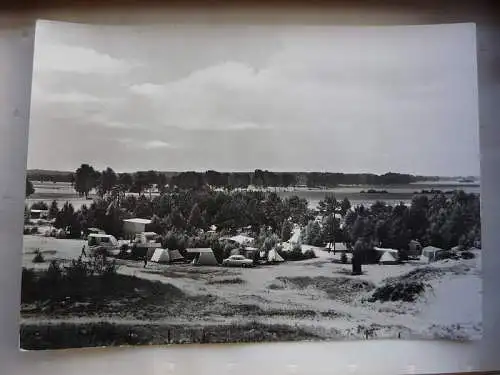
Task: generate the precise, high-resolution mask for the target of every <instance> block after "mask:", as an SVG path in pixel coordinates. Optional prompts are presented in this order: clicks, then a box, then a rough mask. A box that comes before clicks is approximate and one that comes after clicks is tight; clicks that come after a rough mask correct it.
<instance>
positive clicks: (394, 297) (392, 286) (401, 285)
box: [368, 281, 425, 302]
mask: <svg viewBox="0 0 500 375" xmlns="http://www.w3.org/2000/svg"><path fill="white" fill-rule="evenodd" d="M424 291H425V285H424V283H422V282H418V281H406V282H397V283H389V284H386V285H384V286H381V287H379V288H377V289H376V290H375V291H374V292H373V294H372V296H371V297H370V298H369V299H368V301H369V302H375V301H381V302H387V301H403V302H414V301H415V300H416V299H417V298H418V297H419V296H420V295H421V294H422V293H423V292H424Z"/></svg>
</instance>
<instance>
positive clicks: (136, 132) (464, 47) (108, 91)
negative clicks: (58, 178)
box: [30, 25, 478, 174]
mask: <svg viewBox="0 0 500 375" xmlns="http://www.w3.org/2000/svg"><path fill="white" fill-rule="evenodd" d="M53 27H54V28H55V27H56V26H53ZM77 29H78V30H77V31H75V30H76V29H75V30H73V31H72V32H74V33H75V35H76V33H79V34H78V35H80V36H79V37H77V36H75V37H74V40H75V42H74V44H71V41H72V39H71V38H70V36H69V34H68V33H64V38H63V39H64V41H63V42H64V43H63V42H62V41H60V38H59V39H58V38H53V37H52V36H55V35H56V34H57V33H56V32H55V31H54V32H53V33H52V36H51V35H49V34H50V33H46V34H45V35H46V41H45V42H44V44H43V45H40V46H37V51H38V55H37V56H39V57H38V58H36V59H38V60H39V61H38V62H37V63H38V64H39V66H38V68H37V69H38V71H37V72H36V74H35V75H34V82H35V85H38V86H39V87H38V88H37V87H34V90H33V98H34V105H33V107H32V108H33V111H32V112H33V118H35V119H36V120H37V121H35V122H36V123H37V124H40V123H42V122H46V123H50V122H54V120H57V123H60V124H68V125H71V126H72V127H75V128H76V127H77V125H75V124H78V126H80V127H82V129H85V128H84V127H85V126H88V127H91V128H92V129H93V131H95V132H96V135H95V137H96V138H97V137H98V134H107V135H109V134H115V133H117V134H115V136H116V138H119V139H121V140H116V142H117V144H118V145H121V146H126V147H120V146H118V147H117V151H116V152H115V154H113V152H114V151H111V150H109V151H107V152H106V153H103V154H102V155H104V156H102V157H103V158H108V157H109V158H113V161H114V162H116V163H118V164H120V163H121V164H122V165H126V166H127V168H128V166H129V165H131V163H134V165H145V167H149V165H150V164H151V165H153V164H154V165H159V166H160V168H170V169H178V168H180V169H197V168H200V166H202V167H203V168H205V167H207V168H208V167H210V168H212V169H219V168H222V169H236V170H237V169H250V170H251V169H255V168H257V167H259V168H271V167H272V168H275V169H283V170H285V169H295V170H297V169H298V170H300V169H304V170H312V169H316V170H344V171H349V170H350V171H357V170H365V171H380V172H385V171H387V170H389V169H393V170H395V169H399V170H402V171H406V172H412V171H415V172H420V173H430V174H439V173H448V172H446V170H447V168H448V170H450V171H451V169H452V165H460V168H463V169H468V170H472V169H474V168H476V167H477V166H478V158H477V153H478V136H477V97H476V96H477V87H476V86H475V85H476V84H477V78H476V67H475V58H474V53H475V50H474V48H475V40H474V37H475V36H474V32H471V31H472V29H473V28H471V27H469V26H464V25H455V26H444V27H430V28H426V27H423V28H422V27H418V28H411V27H395V28H335V27H322V28H313V27H311V28H302V27H297V28H293V27H292V28H287V29H286V30H284V29H279V30H278V29H275V30H278V31H279V32H276V33H275V32H272V30H270V29H265V28H263V29H259V28H258V27H256V29H259V30H260V32H258V33H248V35H247V36H245V38H243V39H242V38H238V37H235V36H234V35H233V34H231V33H229V34H228V33H222V32H221V33H220V35H219V34H218V36H217V38H215V37H214V36H213V35H212V36H206V35H204V34H203V30H201V29H200V30H199V31H201V32H198V31H197V32H196V37H194V36H193V37H189V38H184V37H183V36H182V33H180V32H178V33H177V34H175V32H174V36H172V34H169V33H167V32H163V33H162V32H161V31H160V30H158V35H157V38H156V39H154V40H155V41H161V42H162V48H161V49H159V48H158V43H157V42H154V43H153V42H151V38H149V36H148V38H146V37H145V36H144V35H145V34H140V33H137V35H135V36H134V37H133V38H131V39H129V38H125V39H124V36H123V33H122V32H121V31H117V30H116V29H115V30H114V32H113V33H111V34H113V35H114V36H110V35H111V34H107V32H108V31H104V29H103V31H102V34H103V35H107V36H106V38H104V39H99V40H98V41H97V40H96V35H97V34H100V33H101V32H100V31H99V32H97V31H96V29H92V30H93V31H92V32H88V33H87V34H85V30H83V28H77ZM89 30H90V29H89ZM120 30H121V29H120ZM124 30H125V29H124ZM126 30H128V29H126ZM270 31H271V32H270ZM127 32H128V34H127V35H131V34H132V32H131V31H130V30H129V31H127ZM193 33H195V32H194V31H193ZM83 34H85V35H84V36H82V35H83ZM153 34H154V33H153V32H150V33H149V34H148V35H150V36H151V35H153ZM250 34H251V35H250ZM155 35H156V34H155ZM193 35H194V34H193ZM225 35H228V36H227V37H226V36H225ZM48 36H51V37H50V38H49V37H48ZM61 38H62V37H61ZM113 38H115V39H113ZM268 39H272V40H273V42H272V43H271V42H269V43H268V46H267V48H265V49H264V52H263V50H262V49H261V48H259V46H260V45H261V44H262V43H264V44H266V43H267V41H268ZM58 40H59V42H57V41H58ZM103 40H105V41H103ZM113 40H114V41H115V42H113ZM124 40H125V41H124ZM132 41H135V42H132ZM242 45H244V47H245V48H243V47H242ZM271 46H272V48H270V47H271ZM237 50H238V51H240V52H237ZM242 50H244V53H243V52H241V51H242ZM72 51H74V52H75V53H76V55H72ZM97 51H101V52H102V51H105V52H109V54H108V53H101V52H97ZM200 51H201V52H200ZM235 51H236V52H235ZM147 52H151V54H148V53H147ZM253 55H259V56H258V58H256V59H253V58H252V57H251V56H253ZM74 56H76V57H74ZM207 56H208V57H207ZM141 60H142V63H141ZM137 62H138V63H137ZM35 65H36V64H35ZM68 125H65V126H67V127H68V128H70V126H68ZM38 126H39V125H38ZM44 126H48V125H44ZM30 134H33V133H30ZM37 134H38V133H37ZM450 135H453V139H452V138H451V137H450ZM30 137H31V135H30ZM108 138H109V139H112V136H110V137H108ZM108 138H106V140H108ZM444 140H446V142H445V143H446V147H440V146H442V145H443V141H444ZM30 142H31V140H30ZM92 142H96V141H95V140H93V141H92ZM108 142H110V141H108ZM30 144H31V143H30ZM33 144H37V143H33ZM99 144H100V143H99ZM44 145H45V146H44V147H46V144H45V143H44ZM284 145H286V146H284ZM30 147H31V146H30ZM77 147H78V145H74V146H73V148H75V149H76V148H77ZM124 149H126V150H127V157H123V156H122V157H120V156H119V155H123V150H124ZM155 150H156V151H155ZM159 150H161V152H162V153H164V154H168V158H162V160H157V159H160V158H157V152H159ZM85 152H87V153H93V155H95V152H94V151H91V150H90V149H89V148H88V147H87V149H86V150H83V149H82V150H81V152H79V153H78V155H83V154H84V153H85ZM41 153H43V151H40V149H39V151H38V154H41ZM113 155H114V156H113ZM117 155H118V156H117ZM155 156H156V159H155ZM75 157H76V156H75ZM131 159H133V161H131ZM30 160H42V159H41V157H40V156H39V157H37V158H32V159H30ZM471 160H472V161H471ZM452 162H453V163H452ZM141 163H142V164H141ZM165 163H171V164H169V165H167V166H164V164H165ZM146 165H147V166H146ZM457 168H459V167H457ZM438 169H439V170H440V172H438ZM425 171H429V172H425ZM450 173H451V172H450ZM453 173H454V174H459V173H455V172H453ZM473 173H474V172H466V174H473Z"/></svg>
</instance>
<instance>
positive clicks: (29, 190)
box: [26, 177, 35, 197]
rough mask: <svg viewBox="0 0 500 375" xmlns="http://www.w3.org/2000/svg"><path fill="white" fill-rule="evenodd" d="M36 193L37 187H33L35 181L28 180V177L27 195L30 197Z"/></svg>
mask: <svg viewBox="0 0 500 375" xmlns="http://www.w3.org/2000/svg"><path fill="white" fill-rule="evenodd" d="M34 193H35V188H34V187H33V183H32V182H31V181H30V180H28V177H26V197H29V196H31V195H33V194H34Z"/></svg>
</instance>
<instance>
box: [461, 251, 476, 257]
mask: <svg viewBox="0 0 500 375" xmlns="http://www.w3.org/2000/svg"><path fill="white" fill-rule="evenodd" d="M460 256H461V257H462V259H474V258H475V257H476V256H475V255H474V253H472V252H470V251H462V253H461V254H460Z"/></svg>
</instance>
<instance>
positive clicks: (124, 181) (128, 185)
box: [117, 173, 134, 194]
mask: <svg viewBox="0 0 500 375" xmlns="http://www.w3.org/2000/svg"><path fill="white" fill-rule="evenodd" d="M117 183H118V186H119V188H120V192H121V193H122V194H124V193H126V192H129V191H130V189H132V185H133V183H134V180H133V178H132V175H131V174H130V173H120V175H119V176H118V181H117Z"/></svg>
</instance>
